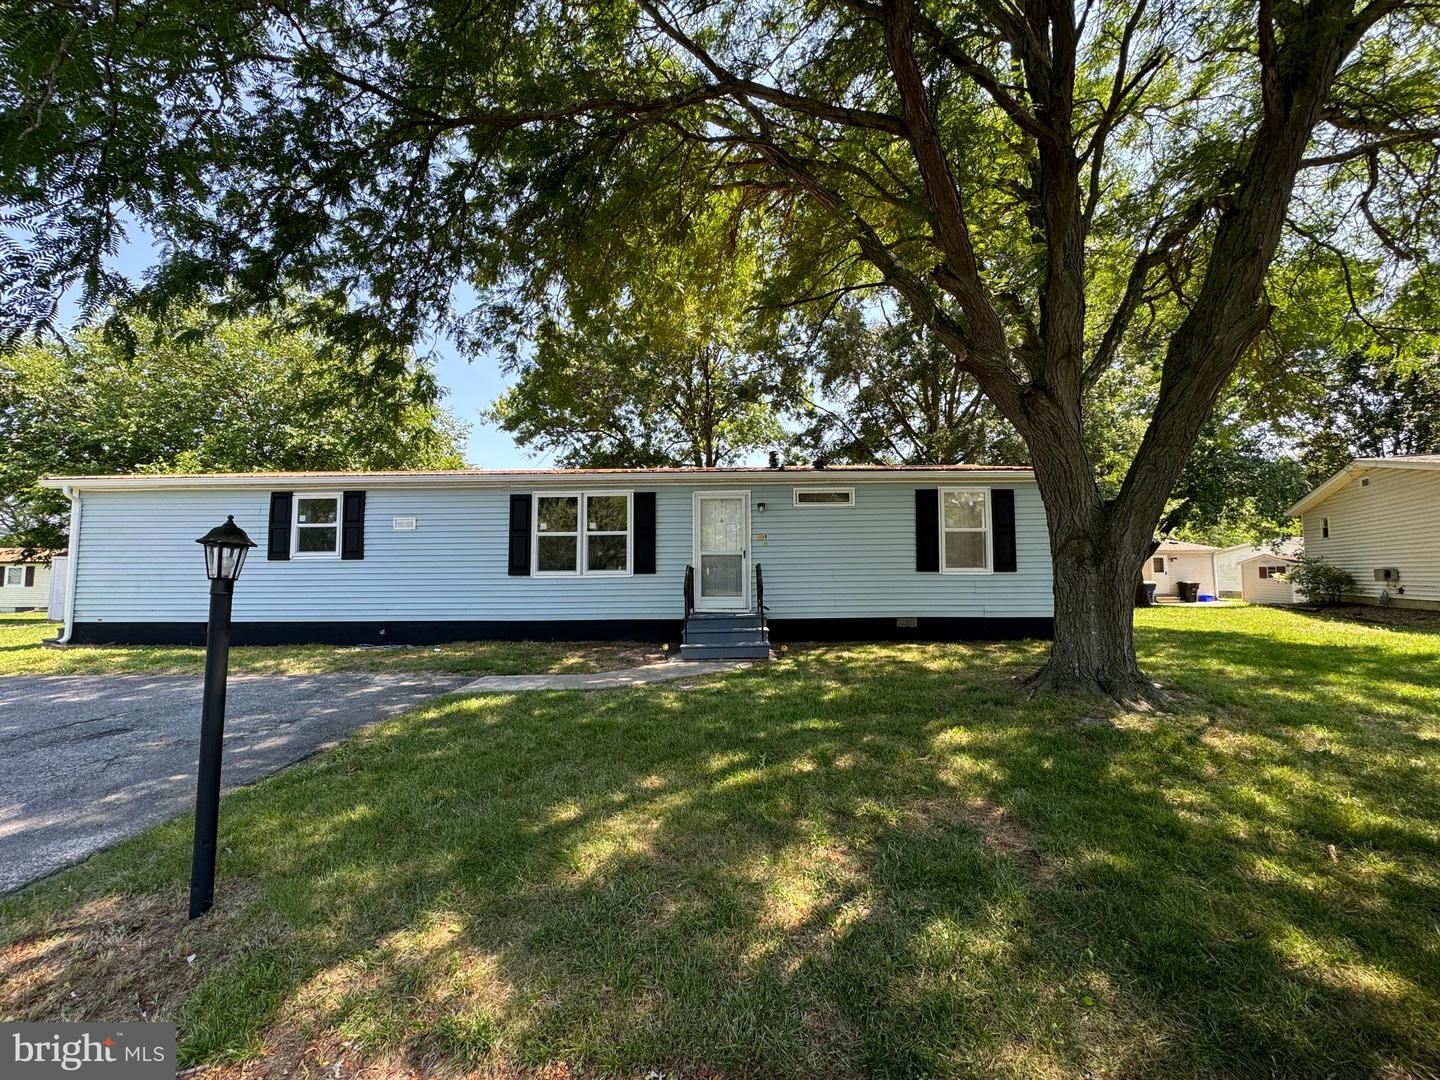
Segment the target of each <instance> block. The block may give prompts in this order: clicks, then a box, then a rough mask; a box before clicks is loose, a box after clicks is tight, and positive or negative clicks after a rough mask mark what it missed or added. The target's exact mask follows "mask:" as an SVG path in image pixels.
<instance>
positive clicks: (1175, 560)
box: [1144, 540, 1219, 596]
mask: <svg viewBox="0 0 1440 1080" xmlns="http://www.w3.org/2000/svg"><path fill="white" fill-rule="evenodd" d="M1218 550H1219V548H1213V547H1210V546H1209V545H1207V544H1191V543H1187V542H1186V541H1184V540H1162V541H1160V546H1159V547H1157V548H1156V549H1155V553H1154V554H1153V555H1151V556H1150V559H1149V560H1148V561H1147V563H1146V565H1145V575H1144V577H1145V580H1146V581H1153V582H1155V595H1156V596H1179V595H1180V590H1179V588H1178V587H1177V586H1178V583H1179V582H1182V581H1193V582H1196V583H1197V584H1198V585H1199V586H1200V595H1201V596H1216V595H1218V594H1217V593H1216V592H1215V558H1214V556H1215V552H1216V551H1218Z"/></svg>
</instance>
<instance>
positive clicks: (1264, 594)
mask: <svg viewBox="0 0 1440 1080" xmlns="http://www.w3.org/2000/svg"><path fill="white" fill-rule="evenodd" d="M1299 562H1300V560H1299V559H1297V558H1292V557H1291V556H1289V555H1276V554H1273V553H1272V552H1268V551H1261V552H1259V553H1258V554H1255V555H1251V556H1250V557H1249V558H1248V559H1242V560H1241V562H1240V567H1239V569H1240V595H1241V597H1242V598H1243V599H1246V600H1249V601H1250V602H1251V603H1252V604H1294V603H1296V602H1297V601H1299V600H1303V599H1304V597H1302V596H1299V595H1297V594H1296V592H1295V588H1294V586H1292V585H1291V584H1290V582H1288V581H1286V580H1285V579H1284V577H1283V576H1282V575H1284V574H1288V573H1289V572H1290V570H1291V568H1292V567H1294V566H1295V565H1296V564H1297V563H1299Z"/></svg>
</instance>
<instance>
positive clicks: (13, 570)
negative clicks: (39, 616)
mask: <svg viewBox="0 0 1440 1080" xmlns="http://www.w3.org/2000/svg"><path fill="white" fill-rule="evenodd" d="M64 554H65V553H64V552H63V551H42V552H37V553H36V554H35V555H33V556H32V557H31V558H29V559H25V558H23V557H22V552H21V551H20V550H19V549H18V548H0V611H3V612H14V611H36V610H40V609H44V608H46V607H48V606H49V603H50V575H51V569H50V562H51V560H52V559H55V558H59V557H62V556H64Z"/></svg>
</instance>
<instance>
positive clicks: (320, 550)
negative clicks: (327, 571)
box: [290, 492, 340, 559]
mask: <svg viewBox="0 0 1440 1080" xmlns="http://www.w3.org/2000/svg"><path fill="white" fill-rule="evenodd" d="M291 526H292V527H291V529H290V556H291V557H292V558H295V559H338V558H339V557H340V496H339V494H332V493H329V492H326V493H323V494H312V495H302V494H296V496H295V520H294V521H293V522H292V523H291Z"/></svg>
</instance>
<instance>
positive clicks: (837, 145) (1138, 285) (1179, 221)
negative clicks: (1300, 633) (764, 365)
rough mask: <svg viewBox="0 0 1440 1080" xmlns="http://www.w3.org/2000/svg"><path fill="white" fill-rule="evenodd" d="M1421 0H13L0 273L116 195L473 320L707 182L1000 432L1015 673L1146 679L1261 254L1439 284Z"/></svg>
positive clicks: (541, 289)
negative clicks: (1141, 597)
mask: <svg viewBox="0 0 1440 1080" xmlns="http://www.w3.org/2000/svg"><path fill="white" fill-rule="evenodd" d="M1436 11H1437V8H1436V2H1435V0H1358V2H1357V0H1306V2H1303V3H1274V2H1272V0H1261V2H1260V3H1258V4H1253V3H1238V2H1228V0H1221V2H1218V3H1217V2H1215V0H1126V2H1123V3H1113V4H1105V5H1094V4H1084V5H1080V4H1067V3H1043V2H1030V3H1024V4H1021V3H1015V2H1012V0H1001V2H993V0H986V2H984V3H975V2H967V0H953V2H934V0H932V2H927V3H924V4H923V5H922V4H920V3H918V2H917V0H878V2H877V0H811V2H805V3H801V4H798V5H796V4H794V3H788V2H787V3H780V2H779V0H701V2H699V3H694V4H690V5H686V6H685V7H683V8H672V7H669V6H664V5H662V4H660V3H657V2H655V0H580V2H578V3H572V4H565V5H556V4H552V3H548V2H546V0H501V2H500V3H498V4H492V5H490V6H488V7H486V8H484V9H483V10H479V9H476V8H474V6H473V5H469V4H465V3H459V2H455V0H427V2H421V3H415V4H408V5H403V6H398V7H397V6H394V5H390V4H387V3H383V2H380V0H359V2H354V0H345V2H343V3H342V2H339V0H313V2H309V3H305V4H300V5H293V4H287V5H274V6H271V5H269V4H266V3H261V4H257V5H246V6H243V7H242V6H230V7H224V8H223V9H215V8H214V7H213V5H212V6H210V7H205V8H200V7H198V6H196V5H194V4H193V0H185V2H181V0H149V2H146V3H140V4H136V5H126V6H121V7H117V8H110V9H103V10H102V9H99V8H97V9H94V10H93V11H90V12H88V13H87V16H86V18H85V19H84V20H83V22H82V25H81V26H80V27H79V28H78V29H77V27H76V25H75V20H74V19H73V18H72V17H71V16H70V13H69V12H68V10H66V9H60V8H55V9H50V8H38V7H37V6H35V5H29V4H21V5H11V6H10V7H8V8H6V9H4V12H3V14H0V19H3V20H4V21H3V23H0V47H3V48H4V49H5V51H6V58H5V72H6V82H5V84H4V86H3V87H0V110H3V113H0V116H3V126H0V146H3V147H4V150H3V153H4V154H5V155H6V156H5V157H4V158H3V159H0V164H3V168H0V202H3V203H4V204H6V206H7V221H8V222H10V223H11V224H12V227H15V226H18V227H20V228H23V229H27V230H30V233H29V235H32V236H33V237H34V238H35V239H34V242H33V243H29V244H25V245H20V246H19V248H20V249H23V250H17V253H16V256H15V258H14V260H13V261H12V264H11V265H16V266H21V267H22V270H21V271H20V272H19V273H18V274H17V275H14V276H12V280H17V279H18V280H23V281H24V282H28V284H27V285H26V288H25V290H19V291H17V298H16V300H15V302H13V303H7V305H6V309H5V314H6V316H7V318H8V319H9V323H10V325H11V326H12V327H14V328H19V327H25V326H33V325H35V324H36V323H37V322H43V320H44V316H45V315H46V313H47V311H49V310H52V309H50V308H47V306H46V298H47V297H50V296H52V295H53V294H54V292H55V291H56V290H57V289H62V288H65V287H71V286H73V284H74V283H75V282H77V281H81V280H83V281H84V282H85V283H86V285H87V286H88V287H89V289H90V292H91V295H92V297H93V296H94V295H96V293H97V291H98V290H103V289H104V288H105V287H107V283H109V282H110V279H109V278H107V277H106V276H105V274H104V273H103V272H102V269H101V268H103V267H104V266H106V265H107V263H106V255H107V252H109V251H110V250H112V248H113V245H114V243H115V236H116V230H117V227H118V225H117V223H118V222H119V221H122V220H124V217H123V215H120V214H117V212H116V211H117V206H119V207H123V208H124V209H125V210H126V211H127V212H128V213H130V214H133V215H135V216H136V219H137V220H138V221H139V222H140V223H141V224H142V225H143V226H144V227H145V228H147V229H149V230H150V231H151V232H152V233H153V234H155V235H156V236H157V237H159V238H160V240H161V242H162V244H163V245H164V250H165V253H166V257H165V258H164V260H163V263H164V265H163V266H162V267H161V268H160V269H159V271H158V272H157V273H156V274H155V275H154V276H153V278H152V279H151V281H150V284H149V288H148V290H147V291H148V292H149V293H150V294H152V295H153V296H154V297H156V298H157V300H159V299H164V298H165V297H166V296H169V295H175V294H180V295H185V294H187V293H194V292H196V291H200V290H207V289H208V290H221V289H229V290H232V295H234V296H235V297H237V302H249V303H259V302H263V301H265V300H267V299H268V298H271V297H275V296H279V295H282V294H284V292H285V291H286V290H288V289H293V288H295V287H296V286H299V287H301V288H303V289H304V290H305V291H306V292H307V293H313V294H317V295H321V296H325V297H326V298H327V299H329V298H330V296H328V295H327V291H333V293H336V294H339V295H341V296H346V297H353V298H355V299H356V301H357V306H355V307H354V308H352V309H349V310H348V311H347V312H346V314H345V317H344V318H339V319H331V320H329V321H330V323H331V331H332V334H333V336H335V337H336V338H337V339H339V340H348V341H350V342H352V343H358V342H361V341H374V342H379V343H382V344H394V343H405V342H408V341H411V340H414V339H415V338H417V337H418V336H419V335H421V334H423V333H425V332H427V331H428V330H429V329H430V328H432V327H434V326H435V325H440V326H442V327H445V328H447V329H449V330H450V331H452V332H454V333H455V334H456V335H457V337H459V338H460V339H461V340H462V341H468V340H469V335H471V334H476V333H479V334H484V333H486V332H487V330H489V329H493V328H494V327H495V326H498V325H505V324H511V325H513V324H514V323H515V322H516V321H517V320H528V321H530V322H532V323H537V322H538V321H539V318H540V317H541V316H542V315H543V313H544V312H545V311H547V310H548V309H550V308H552V306H553V304H554V302H555V296H556V292H557V289H561V288H562V285H561V283H563V289H564V290H565V291H569V292H575V291H578V292H579V293H581V294H585V293H590V292H595V293H597V294H603V293H604V292H605V291H606V289H607V288H608V286H607V281H608V280H609V279H610V278H612V277H618V279H619V280H622V281H627V282H628V281H635V280H639V278H640V276H641V275H642V274H643V273H644V272H645V270H646V269H647V268H650V267H654V266H655V265H656V264H657V259H658V256H659V254H660V253H661V252H663V251H665V250H668V249H671V248H673V247H675V246H677V245H683V244H684V243H685V242H686V238H687V236H688V231H687V223H688V222H689V221H690V220H692V219H693V218H694V217H695V216H696V215H697V214H703V213H706V212H708V210H709V209H710V208H712V207H713V206H714V205H715V201H716V200H717V199H721V198H724V199H730V200H732V201H731V202H730V203H729V205H730V206H732V207H733V208H734V213H735V215H736V216H737V218H740V219H743V220H744V221H746V222H750V223H755V222H758V223H759V227H758V231H760V232H763V233H764V234H766V235H767V236H768V238H769V239H768V242H767V246H766V248H765V250H764V253H763V254H764V258H765V263H766V266H767V273H766V274H765V281H764V285H765V291H766V292H767V293H768V294H769V302H770V303H771V304H774V305H782V304H783V305H793V304H806V303H818V304H824V303H829V302H833V299H834V298H835V297H836V296H837V295H843V294H846V293H849V292H861V291H865V290H874V289H884V290H886V291H887V292H888V293H889V294H890V295H891V296H892V297H894V298H896V299H898V300H900V301H903V302H904V303H905V304H906V305H907V306H908V307H909V308H910V310H911V311H912V312H913V313H914V315H915V317H916V318H918V319H919V320H920V321H921V322H923V323H924V324H925V325H926V327H927V328H928V329H929V331H930V332H931V333H933V334H934V335H935V336H936V338H937V339H938V340H939V341H941V342H942V343H943V344H944V346H945V348H946V349H948V350H949V352H950V354H951V356H952V357H953V362H954V364H955V366H956V367H957V369H959V370H961V371H963V372H964V373H965V374H966V375H967V376H968V377H970V378H972V379H974V380H975V382H976V383H977V384H978V385H979V387H980V389H981V390H982V392H983V393H984V394H985V396H986V397H987V398H988V399H989V400H990V402H992V403H993V405H994V407H995V408H996V410H997V411H998V412H999V413H1000V414H1001V415H1003V416H1004V417H1005V418H1006V419H1007V420H1008V421H1009V422H1010V423H1011V424H1012V425H1014V427H1015V428H1016V430H1017V431H1018V432H1019V433H1020V435H1021V437H1022V438H1023V439H1024V440H1025V443H1026V445H1027V447H1028V449H1029V452H1030V457H1031V461H1032V462H1033V464H1034V466H1035V469H1036V475H1037V479H1038V482H1039V485H1040V489H1041V494H1042V495H1043V497H1044V499H1045V503H1046V507H1047V510H1048V521H1049V524H1050V530H1051V535H1050V541H1051V548H1052V551H1053V555H1054V559H1055V562H1056V574H1055V611H1056V641H1055V646H1054V648H1053V650H1052V653H1051V658H1050V662H1049V665H1048V667H1047V670H1046V672H1045V673H1044V675H1043V677H1042V678H1041V679H1040V680H1039V681H1038V682H1037V684H1036V685H1037V686H1060V687H1070V688H1077V689H1089V690H1097V689H1098V690H1100V691H1103V692H1106V693H1111V694H1117V695H1122V696H1123V695H1127V694H1131V693H1139V694H1145V693H1149V692H1151V691H1152V690H1153V688H1152V687H1150V686H1149V684H1148V682H1147V681H1146V680H1145V679H1144V677H1143V675H1142V674H1141V672H1140V671H1139V669H1138V667H1137V665H1136V663H1135V659H1134V649H1133V641H1132V636H1131V619H1130V604H1131V603H1132V598H1133V590H1132V589H1131V580H1130V579H1131V578H1132V576H1133V575H1132V573H1131V568H1133V567H1134V566H1135V565H1138V563H1139V560H1140V559H1141V557H1142V555H1143V552H1144V550H1145V549H1146V547H1147V546H1148V545H1149V543H1150V542H1151V537H1152V535H1153V531H1154V528H1155V526H1156V524H1157V522H1158V521H1159V520H1160V518H1161V516H1162V514H1163V513H1164V511H1165V507H1166V504H1167V502H1168V500H1169V499H1170V496H1171V492H1172V489H1173V487H1174V484H1175V482H1176V480H1177V479H1178V477H1179V476H1180V474H1181V471H1182V469H1183V467H1184V464H1185V461H1186V458H1187V456H1188V455H1189V452H1190V450H1191V448H1192V447H1193V446H1194V444H1195V442H1196V440H1197V439H1198V438H1199V436H1200V434H1201V432H1202V430H1203V429H1204V428H1205V425H1206V424H1207V422H1208V421H1209V419H1210V415H1211V412H1212V409H1213V407H1214V405H1215V402H1216V400H1217V398H1218V396H1219V395H1220V393H1221V391H1222V389H1223V387H1224V386H1225V385H1226V383H1227V381H1228V380H1229V379H1230V376H1231V375H1232V373H1233V372H1234V370H1235V369H1236V366H1237V365H1238V364H1239V363H1240V361H1241V358H1242V357H1243V356H1244V355H1246V354H1247V352H1248V351H1249V350H1251V349H1252V347H1253V345H1254V344H1255V342H1256V341H1257V339H1258V338H1260V337H1262V336H1263V335H1264V334H1265V333H1267V331H1268V330H1269V328H1270V327H1272V325H1274V323H1275V320H1276V319H1277V317H1278V316H1279V314H1280V313H1279V312H1278V311H1277V307H1279V306H1281V305H1283V303H1284V302H1285V300H1286V298H1285V296H1284V293H1283V291H1281V290H1274V289H1272V288H1271V285H1272V284H1274V282H1273V280H1272V276H1271V269H1272V266H1273V264H1274V263H1275V262H1276V259H1277V256H1279V257H1281V258H1286V257H1290V256H1294V257H1296V258H1299V257H1300V256H1302V255H1303V254H1304V253H1306V252H1324V253H1330V254H1335V253H1339V254H1340V255H1343V257H1344V261H1345V263H1346V265H1347V266H1349V267H1351V268H1352V270H1353V269H1363V270H1365V272H1366V273H1369V274H1373V275H1374V276H1375V277H1376V278H1377V280H1380V281H1382V282H1383V283H1384V287H1385V289H1384V291H1385V293H1386V294H1387V295H1394V294H1395V293H1396V292H1398V291H1404V290H1407V289H1408V290H1410V291H1411V292H1414V293H1416V294H1425V293H1433V291H1434V290H1433V285H1432V284H1431V283H1432V282H1433V272H1432V263H1433V254H1434V250H1435V237H1436V236H1437V235H1440V230H1437V223H1440V184H1437V183H1436V177H1437V176H1440V154H1437V143H1440V122H1437V116H1440V77H1437V70H1440V48H1437V33H1440V31H1437V26H1440V19H1437V18H1436ZM461 280H468V281H469V282H470V283H471V284H472V285H474V286H476V287H478V289H479V290H480V292H481V296H482V304H481V305H480V310H479V311H477V312H475V313H471V314H472V315H473V317H466V313H458V312H456V311H454V310H453V307H452V304H453V297H454V295H455V292H454V286H455V284H456V283H457V282H458V281H461ZM1417 283H1418V284H1417ZM1361 303H1362V304H1363V301H1362V302H1361ZM1356 306H1357V307H1360V306H1361V304H1357V305H1356ZM387 355H391V356H392V357H397V356H398V355H399V354H398V353H388V354H387ZM1126 355H1129V356H1136V357H1140V356H1143V357H1149V358H1150V363H1151V364H1152V365H1153V368H1154V370H1155V373H1156V378H1155V379H1154V380H1153V382H1147V381H1145V380H1136V382H1135V389H1136V390H1137V391H1144V390H1151V391H1152V392H1150V393H1148V394H1146V395H1145V396H1143V397H1138V398H1137V399H1136V400H1137V402H1138V403H1139V404H1138V405H1137V409H1136V412H1137V413H1138V414H1139V417H1140V420H1139V424H1140V427H1141V431H1142V433H1141V434H1140V437H1139V439H1138V441H1136V442H1135V443H1134V446H1135V449H1134V453H1133V455H1132V456H1131V459H1130V461H1129V464H1128V466H1127V467H1126V469H1125V471H1124V473H1123V478H1122V479H1121V480H1120V482H1119V484H1118V487H1115V488H1113V489H1112V488H1110V487H1109V485H1107V484H1105V483H1104V482H1103V480H1104V476H1103V475H1102V472H1101V471H1100V470H1097V468H1096V467H1095V463H1094V462H1092V461H1091V460H1090V458H1089V453H1088V449H1087V428H1089V427H1090V426H1091V413H1092V412H1093V411H1094V409H1095V408H1096V401H1095V399H1094V398H1093V397H1092V391H1094V390H1095V389H1096V387H1097V386H1098V385H1099V383H1100V382H1101V381H1102V380H1104V379H1105V378H1106V377H1107V375H1108V374H1109V373H1111V372H1112V370H1113V369H1114V368H1115V367H1116V365H1117V364H1119V363H1121V361H1122V358H1123V357H1124V356H1126ZM1112 400H1113V399H1112ZM1102 407H1103V405H1102Z"/></svg>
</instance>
